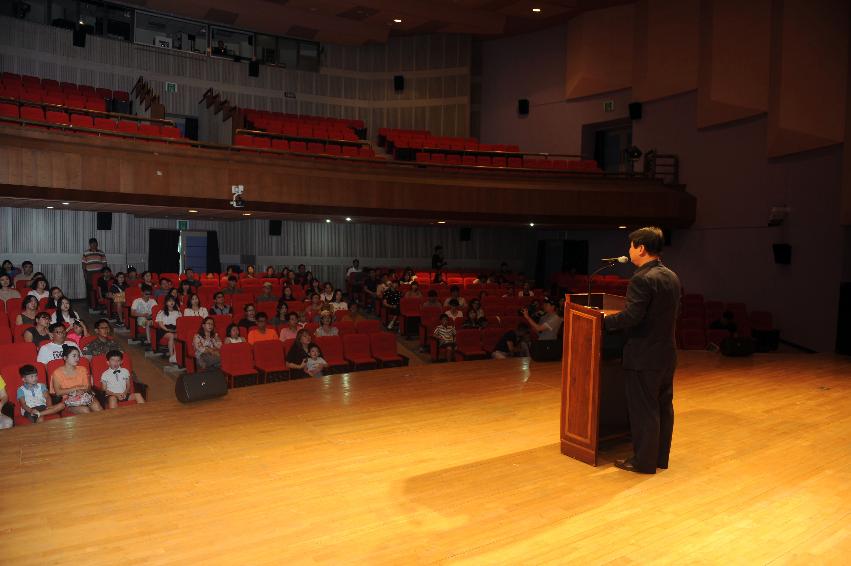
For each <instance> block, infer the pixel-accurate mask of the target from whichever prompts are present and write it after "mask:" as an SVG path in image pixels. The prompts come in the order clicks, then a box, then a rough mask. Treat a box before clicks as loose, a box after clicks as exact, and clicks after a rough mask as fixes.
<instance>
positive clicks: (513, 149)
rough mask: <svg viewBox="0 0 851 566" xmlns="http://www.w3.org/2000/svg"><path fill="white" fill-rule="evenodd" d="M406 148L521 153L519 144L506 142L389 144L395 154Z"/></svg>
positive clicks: (400, 141) (418, 140)
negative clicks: (506, 143)
mask: <svg viewBox="0 0 851 566" xmlns="http://www.w3.org/2000/svg"><path fill="white" fill-rule="evenodd" d="M404 149H437V150H444V151H461V152H476V151H478V152H482V151H488V152H505V153H519V152H520V147H519V146H517V145H505V144H495V143H494V144H487V143H478V142H469V141H468V142H460V141H458V142H438V141H435V140H434V139H400V140H395V141H393V142H392V145H389V146H388V151H391V152H392V153H393V154H394V155H395V154H396V152H398V151H399V150H404Z"/></svg>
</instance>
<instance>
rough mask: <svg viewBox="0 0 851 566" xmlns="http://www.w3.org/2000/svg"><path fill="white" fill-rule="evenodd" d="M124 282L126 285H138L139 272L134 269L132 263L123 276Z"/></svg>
mask: <svg viewBox="0 0 851 566" xmlns="http://www.w3.org/2000/svg"><path fill="white" fill-rule="evenodd" d="M124 282H125V283H127V286H128V287H138V286H139V272H138V271H136V268H135V267H133V266H132V265H131V266H130V267H128V268H127V273H126V274H125V276H124Z"/></svg>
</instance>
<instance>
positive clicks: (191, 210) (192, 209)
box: [189, 208, 198, 212]
mask: <svg viewBox="0 0 851 566" xmlns="http://www.w3.org/2000/svg"><path fill="white" fill-rule="evenodd" d="M189 212H198V211H197V210H195V209H194V208H190V209H189Z"/></svg>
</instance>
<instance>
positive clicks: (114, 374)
mask: <svg viewBox="0 0 851 566" xmlns="http://www.w3.org/2000/svg"><path fill="white" fill-rule="evenodd" d="M106 361H107V363H109V367H108V368H107V369H105V370H104V371H103V374H101V376H100V381H101V383H103V392H104V393H106V405H107V407H109V408H110V409H114V408H116V407H117V406H118V402H119V401H127V400H128V399H131V398H132V399H133V400H135V401H136V402H137V403H144V402H145V399H144V398H143V397H142V395H141V393H131V392H130V372H129V371H128V370H127V368H124V367H121V362H123V361H124V354H122V353H121V352H120V351H118V350H111V351H109V352H107V353H106Z"/></svg>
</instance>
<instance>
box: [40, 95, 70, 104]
mask: <svg viewBox="0 0 851 566" xmlns="http://www.w3.org/2000/svg"><path fill="white" fill-rule="evenodd" d="M42 102H44V103H45V104H53V105H56V106H65V96H64V95H62V94H53V93H48V94H45V95H44V96H43V97H42Z"/></svg>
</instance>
